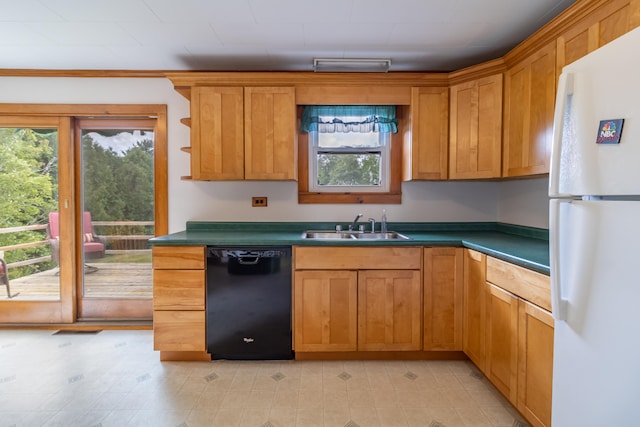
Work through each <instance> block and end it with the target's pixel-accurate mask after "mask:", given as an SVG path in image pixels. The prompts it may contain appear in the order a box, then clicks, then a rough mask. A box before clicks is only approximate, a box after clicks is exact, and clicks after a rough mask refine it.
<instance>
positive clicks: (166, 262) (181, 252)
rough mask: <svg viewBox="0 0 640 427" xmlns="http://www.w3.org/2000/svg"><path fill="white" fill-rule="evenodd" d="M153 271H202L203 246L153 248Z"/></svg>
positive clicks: (204, 265)
mask: <svg viewBox="0 0 640 427" xmlns="http://www.w3.org/2000/svg"><path fill="white" fill-rule="evenodd" d="M151 254H152V266H153V269H154V270H158V269H168V270H203V269H204V268H205V267H206V259H205V246H153V248H152V249H151Z"/></svg>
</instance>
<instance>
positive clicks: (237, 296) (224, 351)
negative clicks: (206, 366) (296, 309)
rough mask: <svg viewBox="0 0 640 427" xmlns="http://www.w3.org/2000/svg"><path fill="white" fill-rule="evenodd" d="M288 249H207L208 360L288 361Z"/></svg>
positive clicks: (289, 319) (289, 258)
mask: <svg viewBox="0 0 640 427" xmlns="http://www.w3.org/2000/svg"><path fill="white" fill-rule="evenodd" d="M291 341H292V340H291V247H256V246H246V247H241V246H233V247H214V246H209V247H208V248H207V351H208V352H209V353H210V354H211V358H212V359H232V360H233V359H236V360H278V359H292V358H293V351H292V349H291Z"/></svg>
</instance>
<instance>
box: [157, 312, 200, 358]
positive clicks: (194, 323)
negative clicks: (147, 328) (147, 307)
mask: <svg viewBox="0 0 640 427" xmlns="http://www.w3.org/2000/svg"><path fill="white" fill-rule="evenodd" d="M205 324H206V319H205V312H204V311H188V310H156V311H154V313H153V347H154V349H155V350H166V351H205V350H206V343H205Z"/></svg>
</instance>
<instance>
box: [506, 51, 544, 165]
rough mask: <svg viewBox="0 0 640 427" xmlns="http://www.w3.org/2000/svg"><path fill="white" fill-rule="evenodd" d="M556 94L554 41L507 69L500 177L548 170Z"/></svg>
mask: <svg viewBox="0 0 640 427" xmlns="http://www.w3.org/2000/svg"><path fill="white" fill-rule="evenodd" d="M555 94H556V43H555V41H554V42H552V43H549V44H547V45H546V46H545V47H543V48H541V49H540V50H538V51H537V52H535V53H534V54H533V55H530V56H529V57H527V58H525V59H524V60H522V61H520V62H519V63H517V64H515V65H513V66H511V67H510V68H509V69H508V70H507V73H506V75H505V106H504V107H505V110H504V144H503V170H502V176H503V177H515V176H526V175H538V174H546V173H549V158H550V155H551V138H552V134H553V111H554V108H555Z"/></svg>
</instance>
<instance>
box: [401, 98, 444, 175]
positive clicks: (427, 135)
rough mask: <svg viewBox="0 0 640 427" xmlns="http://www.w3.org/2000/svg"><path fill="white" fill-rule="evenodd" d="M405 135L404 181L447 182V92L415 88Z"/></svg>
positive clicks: (405, 126)
mask: <svg viewBox="0 0 640 427" xmlns="http://www.w3.org/2000/svg"><path fill="white" fill-rule="evenodd" d="M410 110H411V111H410V114H409V118H408V120H406V123H405V124H404V125H402V124H401V126H402V128H403V129H402V131H403V132H404V152H403V156H404V161H403V180H405V181H411V180H443V179H447V159H448V146H449V145H448V143H449V89H448V88H446V87H414V88H412V89H411V106H410Z"/></svg>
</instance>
